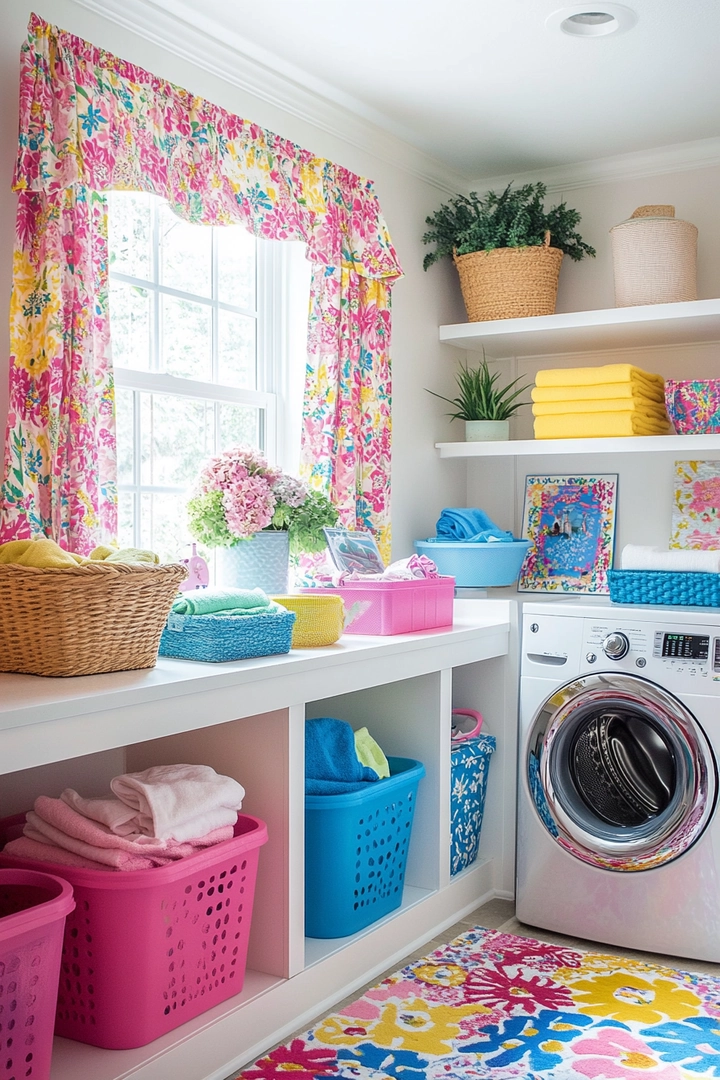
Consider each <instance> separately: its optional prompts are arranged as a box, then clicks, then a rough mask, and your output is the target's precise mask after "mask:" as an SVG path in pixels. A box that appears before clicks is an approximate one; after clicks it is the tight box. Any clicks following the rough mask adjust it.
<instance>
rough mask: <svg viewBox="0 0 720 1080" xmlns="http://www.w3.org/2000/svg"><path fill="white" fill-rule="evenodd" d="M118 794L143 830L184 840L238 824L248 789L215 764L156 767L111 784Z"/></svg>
mask: <svg viewBox="0 0 720 1080" xmlns="http://www.w3.org/2000/svg"><path fill="white" fill-rule="evenodd" d="M110 787H111V789H112V792H113V794H114V795H116V796H117V797H118V799H120V800H121V801H122V802H124V803H126V804H127V805H128V806H129V807H131V808H132V809H133V810H134V811H135V812H136V814H137V816H138V824H139V827H140V831H141V832H143V833H145V835H146V836H152V837H157V838H159V839H161V840H177V841H184V840H188V839H190V838H192V837H197V836H202V835H203V833H205V832H209V831H210V830H211V829H215V828H218V827H219V826H222V825H228V824H234V823H235V821H236V820H237V812H238V810H240V808H241V807H242V801H243V799H244V798H245V789H244V788H243V786H242V785H241V784H238V782H237V780H233V779H232V777H230V776H221V775H219V774H218V773H216V772H215V770H214V769H211V768H210V766H209V765H155V766H153V767H152V768H150V769H145V771H144V772H139V773H125V774H124V775H122V776H116V777H115V778H114V779H113V780H111V782H110Z"/></svg>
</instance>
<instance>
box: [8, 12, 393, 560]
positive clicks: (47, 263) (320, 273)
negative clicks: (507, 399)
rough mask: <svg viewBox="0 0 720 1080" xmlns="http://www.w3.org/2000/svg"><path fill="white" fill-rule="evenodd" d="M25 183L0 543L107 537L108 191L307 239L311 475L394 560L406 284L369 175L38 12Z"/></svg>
mask: <svg viewBox="0 0 720 1080" xmlns="http://www.w3.org/2000/svg"><path fill="white" fill-rule="evenodd" d="M14 188H15V189H16V190H17V191H18V192H19V203H18V222H17V240H16V249H15V273H14V287H13V299H12V303H11V349H12V356H11V368H10V414H9V422H8V433H7V441H6V449H5V472H4V483H3V487H2V494H1V496H0V540H3V539H10V538H13V537H20V536H29V535H33V534H35V533H38V532H40V533H45V534H46V535H49V536H52V537H53V538H54V539H55V540H57V541H58V542H60V543H62V544H63V545H64V546H66V547H69V548H71V549H73V550H78V551H81V552H82V551H85V550H87V549H89V548H90V547H92V546H93V545H94V544H95V543H96V542H97V541H98V540H103V539H106V538H107V536H108V534H112V533H113V532H114V529H115V520H116V487H115V433H114V409H113V400H114V398H113V386H112V365H111V362H110V351H109V310H108V289H107V276H108V253H107V221H106V208H105V200H104V199H103V198H102V195H101V193H102V192H103V191H105V190H108V189H111V188H112V189H125V190H137V191H148V192H151V193H153V194H155V195H159V196H162V197H164V198H166V199H167V200H168V202H169V203H170V205H171V206H172V207H173V209H174V210H175V211H176V212H177V213H178V214H179V215H180V216H182V217H184V218H186V219H187V220H189V221H192V222H197V223H200V224H208V225H224V224H237V223H241V224H243V225H244V226H245V227H246V228H247V229H249V230H250V231H251V232H253V233H255V235H257V236H262V237H266V238H268V239H274V240H302V241H304V242H305V243H306V245H307V254H308V258H309V259H310V260H311V261H312V262H313V264H314V273H313V289H312V295H311V303H310V325H309V334H308V370H307V379H306V391H305V402H304V430H303V451H302V456H303V465H304V469H305V471H306V472H307V473H308V474H309V475H310V476H311V478H312V480H313V482H314V483H316V484H317V485H318V486H322V487H323V488H324V489H325V490H326V492H327V493H328V494H329V495H330V496H331V498H333V500H334V501H335V502H336V503H337V504H338V506H339V507H340V509H341V518H342V520H343V522H344V523H345V524H347V525H349V526H350V527H355V526H360V527H365V528H371V529H372V530H373V531H374V532H375V533H376V534H377V536H378V538H379V540H380V542H381V543H382V544H383V546H384V547H385V549H386V552H387V553H388V554H389V495H390V364H389V344H390V288H391V286H392V284H393V282H394V281H395V280H396V279H397V278H398V277H400V276H401V273H402V272H401V270H400V266H399V264H398V260H397V257H396V254H395V251H394V249H393V246H392V243H391V241H390V237H389V235H388V230H387V227H386V225H385V222H384V219H383V216H382V213H381V210H380V206H379V203H378V200H377V197H376V195H375V193H374V190H373V185H372V182H371V181H369V180H365V179H363V178H362V177H359V176H357V175H355V174H354V173H351V172H349V171H348V170H347V169H344V168H342V167H341V166H339V165H337V164H335V163H333V162H331V161H328V160H325V159H323V158H318V157H316V156H315V155H313V154H311V153H310V152H309V151H307V150H304V149H302V148H301V147H299V146H297V145H295V144H294V143H291V142H289V141H288V140H285V139H281V138H280V137H279V136H277V135H274V134H273V133H271V132H269V131H266V130H264V129H263V128H261V127H259V126H258V125H256V124H252V123H250V122H248V121H246V120H243V119H241V118H240V117H237V116H234V115H232V114H231V113H228V112H227V111H225V110H224V109H221V108H219V107H218V106H216V105H213V104H211V103H210V102H207V101H205V100H203V99H201V98H197V97H195V96H193V95H192V94H190V93H188V92H187V91H185V90H183V89H181V88H179V87H176V86H174V85H172V84H170V83H168V82H165V81H164V80H162V79H158V78H157V77H155V76H154V75H152V74H150V73H149V72H147V71H144V70H143V69H141V68H138V67H136V66H135V65H133V64H130V63H128V62H127V61H124V60H121V59H119V58H117V57H115V56H113V55H112V54H110V53H107V52H105V51H103V50H101V49H98V48H96V47H95V46H93V45H91V44H89V43H88V42H85V41H83V40H82V39H80V38H77V37H75V36H74V35H72V34H68V33H66V32H64V31H61V30H58V29H57V28H55V27H52V26H50V25H48V24H47V23H46V22H44V21H43V20H42V19H40V18H39V17H38V16H36V15H33V16H32V17H31V20H30V25H29V32H28V40H27V43H26V44H25V45H24V46H23V49H22V54H21V78H20V137H19V150H18V160H17V167H16V171H15V180H14Z"/></svg>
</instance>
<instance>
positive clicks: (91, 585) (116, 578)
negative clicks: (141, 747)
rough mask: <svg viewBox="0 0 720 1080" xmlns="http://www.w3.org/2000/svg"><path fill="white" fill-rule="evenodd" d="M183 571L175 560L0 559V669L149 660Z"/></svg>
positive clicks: (45, 670) (53, 669)
mask: <svg viewBox="0 0 720 1080" xmlns="http://www.w3.org/2000/svg"><path fill="white" fill-rule="evenodd" d="M185 577H187V567H185V566H182V565H179V564H177V565H176V564H174V563H171V564H168V565H166V566H149V565H145V564H140V563H134V564H132V565H131V564H126V563H113V564H107V563H87V564H84V565H81V566H76V567H67V568H63V569H60V570H56V569H40V568H38V567H36V566H14V565H6V566H0V608H1V609H2V613H3V614H2V618H1V619H0V671H13V672H22V673H24V674H26V675H98V674H100V673H101V672H105V671H129V670H131V669H134V668H149V667H153V666H154V665H155V662H156V660H157V653H158V645H159V644H160V634H161V633H162V629H163V626H164V625H165V621H166V619H167V616H168V612H169V611H170V608H171V606H172V602H173V599H174V597H175V595H176V593H177V588H178V585H179V584H180V582H181V581H182V580H183V579H184V578H185Z"/></svg>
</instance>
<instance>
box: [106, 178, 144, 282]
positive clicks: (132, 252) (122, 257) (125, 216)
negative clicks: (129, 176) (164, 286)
mask: <svg viewBox="0 0 720 1080" xmlns="http://www.w3.org/2000/svg"><path fill="white" fill-rule="evenodd" d="M151 198H152V196H151V195H146V194H144V193H142V192H139V191H138V192H135V191H133V192H130V191H109V192H108V193H107V200H108V212H109V223H108V243H109V247H110V270H111V271H113V270H114V271H116V272H118V273H121V274H130V275H131V276H132V277H139V278H144V279H145V280H146V281H147V280H150V278H151V277H152V217H151V213H150V205H151V204H150V200H151Z"/></svg>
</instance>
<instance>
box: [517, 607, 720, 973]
mask: <svg viewBox="0 0 720 1080" xmlns="http://www.w3.org/2000/svg"><path fill="white" fill-rule="evenodd" d="M520 681H521V690H520V740H519V755H520V756H519V762H520V775H519V783H518V850H517V894H516V900H517V917H518V919H520V920H521V921H522V922H524V923H529V924H530V925H531V926H537V927H543V928H545V929H547V930H555V931H557V932H559V933H563V934H569V935H571V936H573V937H582V938H588V939H590V940H591V941H597V942H605V943H608V944H611V945H622V946H626V947H628V948H632V949H641V950H646V951H649V952H662V953H669V954H671V955H676V956H685V957H694V958H696V959H701V960H709V961H714V962H720V815H719V814H718V813H717V812H716V808H715V804H716V799H717V790H718V767H717V762H718V760H719V759H720V612H715V611H710V610H709V609H693V608H658V607H640V606H634V605H610V604H605V603H602V604H597V603H588V602H585V603H577V602H575V601H572V600H568V601H565V600H562V601H556V602H544V603H530V604H526V605H525V607H524V612H523V633H522V661H521V680H520Z"/></svg>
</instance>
